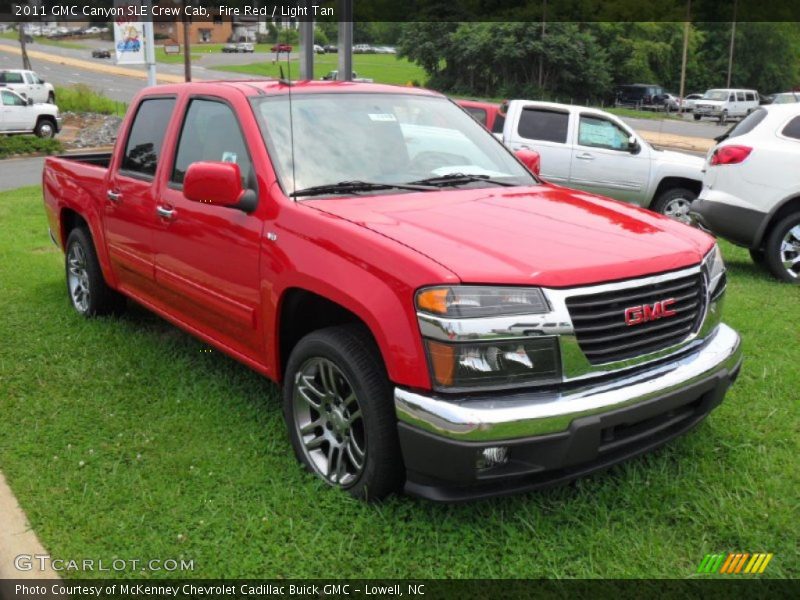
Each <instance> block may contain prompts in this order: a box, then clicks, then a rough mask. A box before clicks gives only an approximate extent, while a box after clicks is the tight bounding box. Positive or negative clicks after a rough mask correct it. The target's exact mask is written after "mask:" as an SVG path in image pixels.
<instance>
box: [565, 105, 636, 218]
mask: <svg viewBox="0 0 800 600" xmlns="http://www.w3.org/2000/svg"><path fill="white" fill-rule="evenodd" d="M632 135H633V134H632V132H630V131H628V130H627V129H625V128H624V127H623V126H622V125H620V124H619V123H616V122H614V121H612V120H610V119H608V118H605V117H603V116H601V115H596V114H588V113H584V114H581V115H580V116H579V119H578V127H577V131H576V132H575V145H574V148H573V151H572V172H571V173H572V174H571V178H570V182H569V185H570V187H576V188H579V189H583V190H586V191H589V192H592V193H594V194H600V195H602V196H609V197H611V198H616V199H617V200H624V201H626V202H633V203H636V204H642V203H643V202H644V197H645V194H646V191H647V182H648V179H649V177H650V155H649V152H648V149H647V148H646V147H642V148H640V149H639V151H638V152H637V153H632V152H631V151H630V144H629V138H630V137H631V136H632Z"/></svg>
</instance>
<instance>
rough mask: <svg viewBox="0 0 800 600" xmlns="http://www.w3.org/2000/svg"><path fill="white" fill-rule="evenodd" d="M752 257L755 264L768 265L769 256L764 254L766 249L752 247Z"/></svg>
mask: <svg viewBox="0 0 800 600" xmlns="http://www.w3.org/2000/svg"><path fill="white" fill-rule="evenodd" d="M750 258H751V259H752V260H753V262H754V263H755V264H757V265H758V266H759V267H766V266H767V258H766V256H765V255H764V251H763V250H762V249H760V248H758V249H756V248H750Z"/></svg>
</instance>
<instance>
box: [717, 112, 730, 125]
mask: <svg viewBox="0 0 800 600" xmlns="http://www.w3.org/2000/svg"><path fill="white" fill-rule="evenodd" d="M727 122H728V111H727V110H723V111H722V112H721V113H720V115H719V124H720V125H725V123H727Z"/></svg>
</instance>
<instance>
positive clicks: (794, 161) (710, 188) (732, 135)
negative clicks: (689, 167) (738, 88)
mask: <svg viewBox="0 0 800 600" xmlns="http://www.w3.org/2000/svg"><path fill="white" fill-rule="evenodd" d="M720 139H721V141H720V143H719V144H718V145H717V146H716V147H715V148H713V149H712V150H711V151H710V152H709V154H708V159H707V165H706V173H705V177H704V179H703V190H702V192H701V193H700V197H699V198H698V199H697V200H695V201H694V202H693V203H692V207H691V210H690V214H691V216H692V218H694V219H695V221H696V222H697V223H698V224H699V225H700V226H701V227H703V228H704V229H707V230H709V231H711V232H713V233H714V234H716V235H718V236H720V237H723V238H725V239H728V240H730V241H732V242H733V243H735V244H738V245H740V246H744V247H746V248H749V249H750V255H751V257H752V258H753V260H754V261H755V262H756V263H757V264H760V265H763V266H766V267H767V268H768V269H769V270H770V271H771V272H772V273H773V275H775V276H776V277H778V278H779V279H782V280H783V281H788V282H790V283H795V284H800V169H798V168H797V165H798V164H800V104H772V105H769V106H762V107H760V108H757V109H756V110H754V111H753V112H752V113H750V115H749V116H747V117H746V118H745V119H744V120H742V121H741V122H740V123H738V124H736V126H734V127H733V128H732V129H731V130H730V131H729V132H728V133H727V134H725V135H724V136H721V138H720Z"/></svg>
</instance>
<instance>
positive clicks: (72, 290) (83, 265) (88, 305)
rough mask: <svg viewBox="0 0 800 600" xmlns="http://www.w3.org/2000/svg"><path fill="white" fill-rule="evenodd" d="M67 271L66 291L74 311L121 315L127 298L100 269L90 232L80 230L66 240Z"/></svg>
mask: <svg viewBox="0 0 800 600" xmlns="http://www.w3.org/2000/svg"><path fill="white" fill-rule="evenodd" d="M64 268H65V271H66V276H67V292H68V293H69V299H70V301H71V302H72V306H73V308H74V309H75V310H76V311H77V312H78V313H79V314H81V315H83V316H85V317H93V316H97V315H107V314H111V313H119V312H121V311H122V310H123V309H124V308H125V298H124V296H122V295H121V294H119V293H117V292H116V291H114V290H113V289H111V288H110V287H109V286H108V284H107V283H106V280H105V278H104V277H103V272H102V271H101V270H100V263H99V261H98V260H97V253H96V252H95V250H94V244H93V243H92V238H91V236H90V235H89V232H88V231H87V230H86V229H84V228H82V227H78V228H76V229H73V230H72V231H71V232H70V234H69V237H68V238H67V251H66V258H65V264H64Z"/></svg>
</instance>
